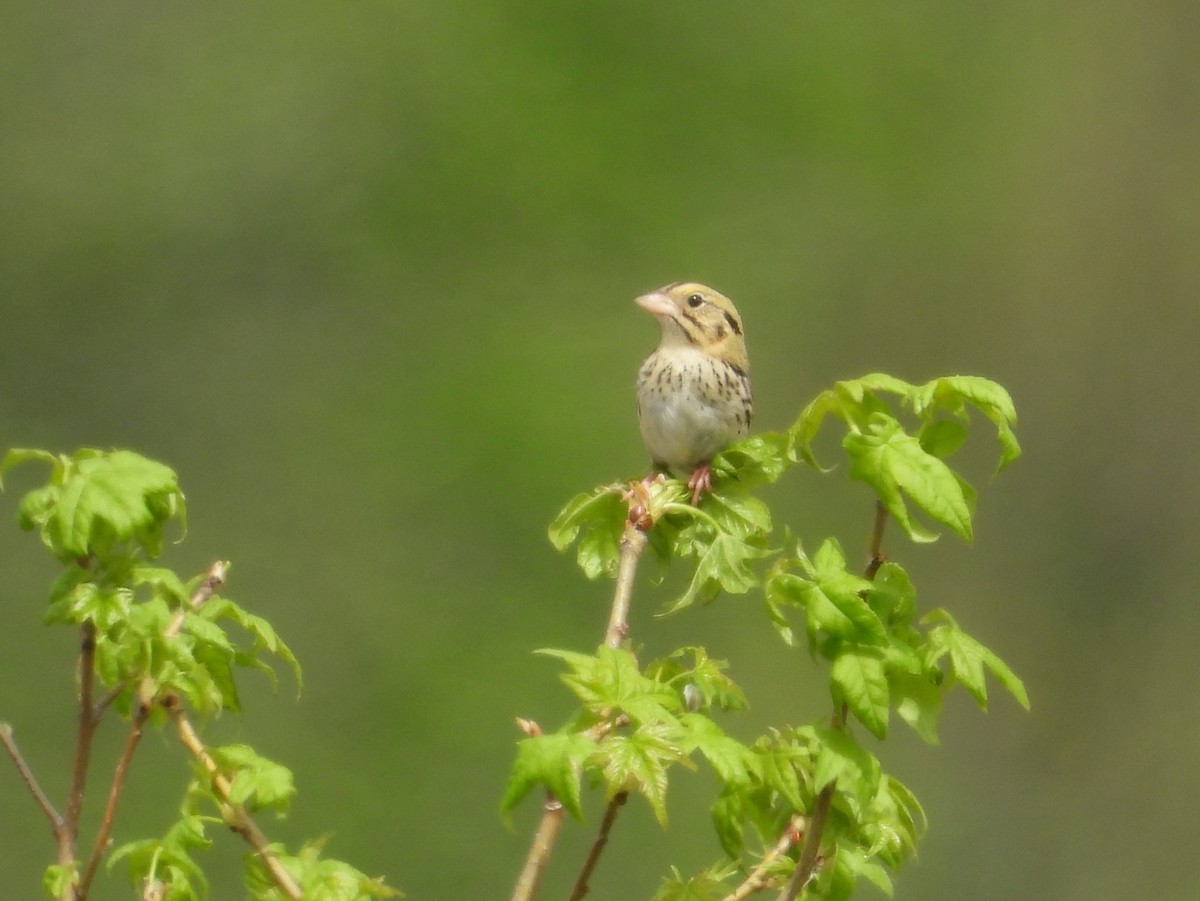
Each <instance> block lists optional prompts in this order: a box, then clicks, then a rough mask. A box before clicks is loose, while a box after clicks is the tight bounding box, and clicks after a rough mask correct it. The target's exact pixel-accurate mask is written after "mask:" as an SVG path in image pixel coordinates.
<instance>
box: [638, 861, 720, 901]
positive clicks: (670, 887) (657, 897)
mask: <svg viewBox="0 0 1200 901" xmlns="http://www.w3.org/2000/svg"><path fill="white" fill-rule="evenodd" d="M736 872H737V866H736V865H735V864H732V863H724V864H717V865H716V866H714V867H709V868H708V869H707V870H704V871H702V872H700V873H697V874H696V875H695V876H693V877H691V878H690V879H684V878H683V875H682V874H681V873H680V872H679V870H677V869H675V868H674V867H672V868H671V877H670V878H669V879H664V880H663V884H662V886H661V887H659V890H658V891H657V892H655V893H654V897H653V898H651V899H650V901H719V899H721V898H725V897H727V896H728V894H729V887H728V886H727V885H726V881H727V880H728V879H729V877H730V876H732V875H733V874H734V873H736Z"/></svg>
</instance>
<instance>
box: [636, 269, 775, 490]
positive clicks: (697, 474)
mask: <svg viewBox="0 0 1200 901" xmlns="http://www.w3.org/2000/svg"><path fill="white" fill-rule="evenodd" d="M636 303H637V305H638V306H640V307H641V308H642V309H643V310H645V311H646V312H648V313H650V314H651V315H652V316H654V318H655V319H657V320H658V324H659V328H660V331H661V337H660V340H659V343H658V347H657V348H655V350H654V352H653V353H651V354H650V356H648V357H647V358H646V359H645V361H644V362H643V363H642V365H641V368H640V369H639V370H638V378H637V401H638V427H639V429H640V431H641V433H642V441H643V443H644V444H645V445H646V450H647V452H648V453H649V454H650V459H651V462H652V463H653V464H654V467H655V469H656V470H657V471H658V472H659V473H661V472H663V471H667V470H680V471H684V472H688V473H690V477H689V479H688V483H687V484H688V488H689V489H690V490H691V492H692V504H693V505H698V504H699V503H700V497H701V495H702V494H704V493H705V492H711V491H712V469H711V463H712V458H713V456H714V455H715V454H717V453H720V452H721V451H723V450H724V449H725V448H726V447H728V446H729V445H730V444H732V443H733V442H735V441H737V440H738V439H740V438H744V437H745V436H746V435H747V434H748V433H749V431H750V420H751V417H752V416H753V415H754V400H753V396H752V394H751V391H750V361H749V359H748V358H747V356H746V340H745V336H744V334H743V332H742V319H741V317H740V316H739V315H738V311H737V308H736V307H735V306H734V305H733V301H731V300H730V299H729V298H728V297H726V296H725V295H724V294H721V293H720V292H719V291H716V290H714V289H713V288H710V287H708V286H707V285H701V284H697V283H696V282H673V283H671V284H669V285H664V286H663V287H661V288H659V289H658V290H657V291H652V292H651V293H649V294H643V295H642V296H641V297H638V298H637V301H636ZM653 477H654V474H651V476H647V479H650V478H653Z"/></svg>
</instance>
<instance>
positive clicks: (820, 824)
mask: <svg viewBox="0 0 1200 901" xmlns="http://www.w3.org/2000/svg"><path fill="white" fill-rule="evenodd" d="M887 520H888V512H887V508H886V507H885V506H884V505H883V502H882V501H879V500H877V501H876V502H875V519H874V521H873V523H872V524H871V536H870V538H869V539H868V541H867V566H866V569H865V570H864V571H863V575H864V577H865V578H867V579H868V580H872V581H873V580H874V579H875V574H876V573H878V572H879V567H881V566H882V565H883V562H884V556H883V533H884V530H885V529H886V528H887ZM846 716H847V710H846V705H845V704H841V705H839V709H838V711H837V713H836V714H835V716H834V718H833V726H834V728H839V729H840V728H844V727H845V725H846ZM834 788H835V783H834V782H830V783H829V784H827V785H825V786H824V787H823V788H822V789H821V790H820V791H819V792H818V793H817V797H816V800H814V801H813V809H812V813H811V814H810V815H809V820H808V829H807V830H806V832H805V835H804V844H803V845H802V846H801V848H800V859H799V860H798V861H797V862H796V870H795V872H794V873H792V878H791V879H789V880H788V882H787V884H786V885H785V886H784V887H783V889H782V890H781V891H780V893H779V898H778V901H794V899H795V898H796V897H797V896H798V895H799V894H800V893H801V892H802V891H804V887H805V886H806V885H808V883H809V882H810V881H811V880H812V878H813V876H814V875H815V874H816V871H817V866H818V864H819V863H820V851H821V836H822V833H824V831H825V821H826V820H827V819H828V817H829V808H830V807H831V806H832V804H833V792H834Z"/></svg>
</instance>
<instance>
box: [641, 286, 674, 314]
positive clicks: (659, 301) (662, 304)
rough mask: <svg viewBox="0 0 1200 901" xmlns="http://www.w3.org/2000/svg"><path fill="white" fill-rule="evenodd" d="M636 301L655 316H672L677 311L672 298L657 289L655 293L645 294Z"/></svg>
mask: <svg viewBox="0 0 1200 901" xmlns="http://www.w3.org/2000/svg"><path fill="white" fill-rule="evenodd" d="M635 303H636V304H637V305H638V306H639V307H641V308H642V309H643V310H645V311H646V312H647V313H650V314H652V315H654V316H671V315H673V314H674V313H675V304H674V303H673V302H672V301H671V298H669V297H667V295H665V294H663V293H662V292H661V291H655V292H654V293H653V294H643V295H642V296H641V297H639V298H638V299H637V300H636V301H635Z"/></svg>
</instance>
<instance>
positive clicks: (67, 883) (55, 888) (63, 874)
mask: <svg viewBox="0 0 1200 901" xmlns="http://www.w3.org/2000/svg"><path fill="white" fill-rule="evenodd" d="M78 879H79V864H77V863H74V862H72V863H70V864H57V863H56V864H51V865H50V866H48V867H46V871H45V872H44V873H42V888H43V889H44V890H45V892H46V894H47V895H50V896H51V897H53V898H61V897H64V896H66V897H73V896H74V892H72V893H71V894H70V895H68V894H67V889H69V888H70V887H71V886H72V885H74V884H75V883H76V882H77V881H78Z"/></svg>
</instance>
